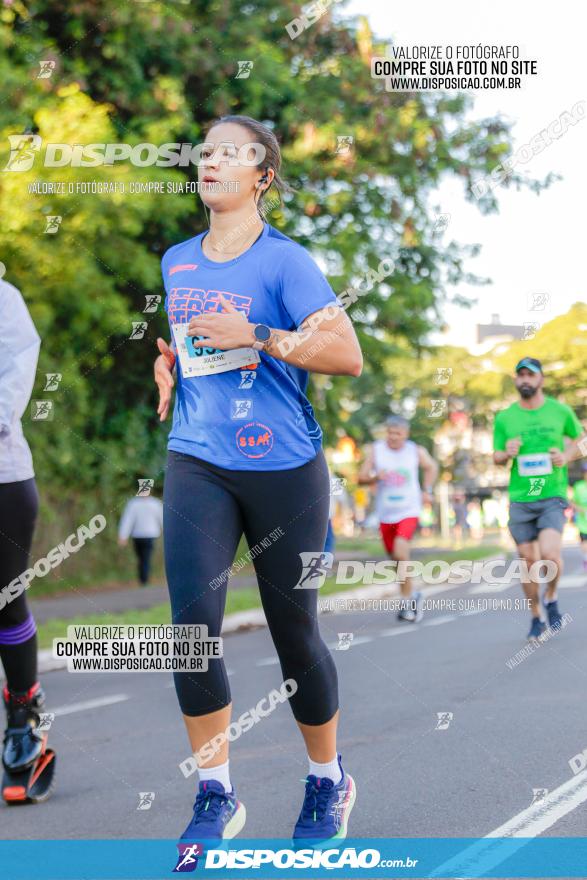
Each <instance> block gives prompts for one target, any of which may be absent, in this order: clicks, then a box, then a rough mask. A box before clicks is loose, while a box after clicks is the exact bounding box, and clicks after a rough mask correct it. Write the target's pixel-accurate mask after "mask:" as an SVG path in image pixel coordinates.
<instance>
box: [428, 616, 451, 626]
mask: <svg viewBox="0 0 587 880" xmlns="http://www.w3.org/2000/svg"><path fill="white" fill-rule="evenodd" d="M456 619H457V615H456V614H441V615H440V617H430V618H427V619H426V620H425V621H424V622H423V623H422V626H440V624H441V623H450V621H451V620H456Z"/></svg>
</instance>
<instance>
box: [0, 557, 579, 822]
mask: <svg viewBox="0 0 587 880" xmlns="http://www.w3.org/2000/svg"><path fill="white" fill-rule="evenodd" d="M565 558H566V568H567V571H566V574H565V577H564V580H563V585H562V588H561V590H560V606H561V612H563V613H565V612H566V613H568V614H569V615H570V618H571V619H570V620H569V623H568V625H567V626H566V627H565V628H564V630H563V631H562V632H560V633H559V634H558V635H556V636H555V637H554V638H552V639H551V640H549V641H548V642H547V643H545V644H543V645H541V646H540V647H538V648H537V649H536V650H534V651H533V652H532V653H531V655H530V656H528V657H527V658H526V659H523V660H522V662H520V663H519V664H518V665H515V666H514V667H513V668H508V665H507V661H508V660H511V658H512V657H513V656H514V655H516V653H517V652H518V651H520V650H521V649H522V648H524V646H525V644H526V642H525V636H526V632H527V629H528V622H529V614H528V612H527V611H523V610H522V611H513V610H512V611H507V610H486V611H484V610H482V606H483V600H485V599H487V600H488V601H489V602H490V605H491V604H492V602H493V600H508V599H511V600H512V603H513V600H514V599H516V598H520V597H521V595H522V594H521V589H520V587H519V585H517V584H514V585H513V586H512V587H507V588H505V589H502V590H500V591H499V592H495V591H494V590H491V589H489V588H488V587H487V586H486V585H480V586H477V587H475V586H468V587H459V588H458V589H456V590H455V589H451V590H448V591H443V592H440V591H439V590H438V589H437V590H436V592H435V593H434V595H435V597H436V598H444V599H451V600H458V599H467V600H468V602H470V603H472V604H471V605H470V611H471V612H472V613H467V614H463V613H459V612H453V611H450V610H449V611H448V612H447V611H446V610H442V609H439V610H435V611H430V612H429V613H427V614H426V615H425V617H424V620H423V621H422V622H421V623H420V624H417V625H412V624H405V623H404V624H402V623H398V622H397V621H396V620H395V613H393V612H390V611H377V612H373V611H354V612H351V613H343V614H327V615H323V616H322V618H321V628H322V633H323V636H324V638H325V639H326V641H327V642H328V643H329V644H330V645H331V646H333V647H336V646H337V645H338V633H339V632H352V633H353V641H352V644H351V647H350V648H349V649H348V650H335V651H334V657H335V660H336V664H337V668H338V673H339V684H340V694H341V710H342V715H341V725H340V740H339V748H340V751H341V752H342V755H343V760H344V763H345V766H346V768H347V770H348V771H349V772H351V773H352V774H353V776H354V777H355V780H356V782H357V789H358V796H357V803H356V806H355V809H354V812H353V814H352V817H351V821H350V826H349V834H351V835H352V836H353V837H427V836H432V837H436V836H439V837H443V836H446V837H483V836H485V835H487V834H489V833H491V832H492V831H494V830H496V829H498V828H499V827H501V826H502V825H503V824H504V823H507V822H510V821H511V820H513V819H514V817H517V816H519V814H520V813H522V812H523V811H525V810H526V808H528V807H529V806H530V804H531V802H532V800H533V797H534V792H533V790H534V789H548V792H549V795H548V796H547V797H549V798H551V800H552V806H551V807H548V809H545V810H543V811H542V814H543V815H542V819H541V822H542V825H540V829H541V830H540V831H539V833H542V834H546V835H554V836H562V837H564V836H575V835H576V836H581V835H584V834H585V803H584V802H585V800H586V799H587V779H585V780H582V777H573V772H572V769H571V767H570V765H569V760H570V759H571V758H572V757H573V756H574V755H577V754H578V753H580V752H581V751H582V750H583V749H586V748H587V701H586V700H585V690H586V684H587V662H586V654H585V636H586V630H587V592H586V589H585V587H586V586H587V575H586V576H585V577H583V576H582V575H581V573H580V555H579V552H578V550H577V549H575V548H571V549H567V550H565ZM224 651H225V658H226V662H227V667H228V669H229V672H230V681H231V685H232V688H233V700H234V717H238V715H240V714H241V713H242V712H243V711H245V710H247V709H249V708H251V707H253V706H255V705H256V704H257V702H258V701H259V700H260V699H261V698H262V697H264V696H265V695H266V694H267V693H268V692H269V691H270V690H271V689H272V688H274V687H279V685H280V684H281V677H280V670H279V667H278V666H277V665H276V662H275V658H274V650H273V646H272V643H271V639H270V636H269V632H268V631H267V629H262V630H257V631H253V632H249V633H245V634H236V635H232V636H229V637H228V638H226V640H225V645H224ZM43 684H44V687H45V689H46V692H47V698H48V702H47V711H56V718H55V721H54V723H53V726H52V729H51V733H50V744H51V745H52V746H53V747H54V748H55V750H56V752H57V755H58V765H57V785H56V790H55V793H54V795H53V796H52V798H51V799H50V801H48V802H47V803H46V804H41V805H33V806H24V807H7V806H4V805H2V806H0V817H1V818H0V836H1V837H2V838H3V839H15V838H20V839H32V838H35V839H39V838H42V839H49V838H109V837H113V838H116V837H125V838H155V837H157V838H174V837H177V836H178V834H179V833H181V831H182V830H183V828H184V827H185V825H186V824H187V821H188V819H189V817H190V815H191V806H192V802H193V799H194V793H195V788H196V781H195V780H196V777H195V776H192V777H190V778H189V779H186V778H185V777H184V776H183V775H182V774H181V773H180V770H179V768H178V764H179V762H180V761H182V760H183V759H184V758H186V757H187V756H188V755H189V747H188V746H187V738H186V735H185V731H184V728H183V724H182V721H181V717H180V714H179V710H178V707H177V703H176V697H175V691H174V690H173V688H172V686H171V676H170V675H169V674H168V673H159V674H155V673H149V674H146V673H142V674H127V673H124V674H117V673H108V674H77V675H74V674H70V673H68V672H66V671H58V672H52V673H47V674H45V675H44V677H43ZM101 700H103V704H102V705H97V704H96V702H95V701H98V702H99V701H101ZM438 713H452V719H451V720H450V723H449V724H448V727H446V729H437V727H438V723H439V719H438ZM445 722H446V719H445ZM306 772H307V765H306V757H305V751H304V748H303V744H302V740H301V737H300V735H299V733H298V730H297V727H296V726H295V724H294V723H293V720H292V716H291V713H290V710H289V707H288V705H287V704H284V705H280V706H278V708H277V709H276V710H275V711H274V712H273V713H272V714H271V715H269V716H268V717H267V718H265V719H263V720H262V721H261V722H260V723H258V724H256V725H255V726H254V727H253V728H252V729H251V730H249V731H248V732H247V733H245V734H244V735H243V736H242V737H241V738H240V739H239V740H238V741H237V742H236V743H234V744H233V745H232V751H231V776H232V779H233V782H234V783H235V785H236V787H237V792H238V795H239V797H240V799H241V800H243V801H244V803H245V804H246V807H247V812H248V821H247V825H246V827H245V831H244V832H243V834H244V835H245V836H246V837H286V836H287V835H289V833H290V832H291V829H292V828H293V825H294V823H295V820H296V818H297V814H298V812H299V809H300V806H301V802H302V796H303V783H302V781H301V780H302V779H303V777H304V776H305V774H306ZM583 775H584V776H587V771H584V773H583ZM573 778H575V780H576V781H577V782H578V784H579V788H578V794H577V793H576V794H575V795H574V799H573V798H571V801H570V806H569V799H568V798H566V799H565V798H562V799H561V798H557V794H556V790H557V789H558V788H559V787H560V786H563V785H564V784H565V783H568V782H569V780H572V779H573ZM140 792H154V794H155V796H154V800H153V803H152V806H151V808H150V809H148V810H138V809H137V806H138V803H139V793H140ZM559 800H560V803H559V802H558V801H559ZM575 801H576V804H575ZM545 803H546V804H547V802H545ZM547 806H548V804H547ZM543 826H544V827H543ZM527 836H533V834H532V833H529V834H528V835H527Z"/></svg>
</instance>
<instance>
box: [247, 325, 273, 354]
mask: <svg viewBox="0 0 587 880" xmlns="http://www.w3.org/2000/svg"><path fill="white" fill-rule="evenodd" d="M253 336H254V337H255V341H254V342H253V346H252V347H253V348H256V349H257V351H261V350H262V349H264V348H265V343H266V342H267V340H268V339H269V337H270V336H271V327H268V326H267V324H255V326H254V327H253Z"/></svg>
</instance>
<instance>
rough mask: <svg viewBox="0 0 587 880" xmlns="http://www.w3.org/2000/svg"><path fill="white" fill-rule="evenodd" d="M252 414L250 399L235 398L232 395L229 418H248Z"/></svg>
mask: <svg viewBox="0 0 587 880" xmlns="http://www.w3.org/2000/svg"><path fill="white" fill-rule="evenodd" d="M252 415H253V401H252V400H248V399H245V400H236V399H235V398H234V397H233V398H232V400H231V401H230V418H231V419H250V418H251V416H252Z"/></svg>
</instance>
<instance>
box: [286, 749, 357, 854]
mask: <svg viewBox="0 0 587 880" xmlns="http://www.w3.org/2000/svg"><path fill="white" fill-rule="evenodd" d="M338 766H339V767H340V772H341V773H342V779H341V781H340V782H339V783H338V785H335V784H334V782H333V781H332V779H329V778H328V777H327V776H325V777H323V778H321V779H319V778H317V777H316V776H314V775H312V774H310V775H309V776H307V777H306V779H305V780H302V781H304V782H305V783H306V794H305V797H304V803H303V805H302V811H301V813H300V815H299V818H298V821H297V822H296V826H295V828H294V832H293V842H294V844H295V843H297V842H298V841H305V842H308V843H309V842H311V841H315V842H316V843H319V842H320V841H329V840H342V839H343V838H344V837H346V834H347V823H348V818H349V816H350V812H351V810H352V808H353V805H354V803H355V798H356V786H355V781H354V779H353V777H352V776H350V775H349V774H348V773H345V772H344V770H343V768H342V761H341V757H340V755H339V756H338Z"/></svg>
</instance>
